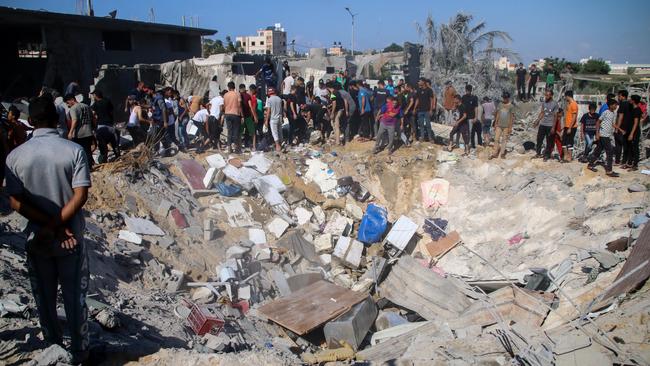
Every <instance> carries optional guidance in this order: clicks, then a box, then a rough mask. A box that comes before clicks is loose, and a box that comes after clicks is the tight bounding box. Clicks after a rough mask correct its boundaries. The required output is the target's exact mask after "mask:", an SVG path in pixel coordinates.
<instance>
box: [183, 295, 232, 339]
mask: <svg viewBox="0 0 650 366" xmlns="http://www.w3.org/2000/svg"><path fill="white" fill-rule="evenodd" d="M183 301H184V302H185V304H186V305H187V306H188V307H189V308H190V315H189V316H188V317H187V322H188V323H189V325H190V328H192V330H193V331H194V333H196V334H197V335H199V336H202V335H205V334H206V333H212V334H214V335H217V334H219V332H221V329H223V326H224V324H225V322H224V321H223V319H219V318H217V317H216V316H214V315H213V314H212V313H210V312H209V310H207V309H205V308H202V307H199V306H198V305H196V304H195V303H193V302H191V301H189V300H183Z"/></svg>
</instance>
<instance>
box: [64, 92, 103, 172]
mask: <svg viewBox="0 0 650 366" xmlns="http://www.w3.org/2000/svg"><path fill="white" fill-rule="evenodd" d="M63 101H64V102H65V104H67V105H68V108H70V120H71V123H70V130H69V131H68V140H72V141H74V142H76V143H78V144H79V145H81V147H82V148H83V149H84V151H85V152H86V157H87V159H88V164H90V166H91V167H92V165H93V163H94V161H93V151H92V145H93V140H94V133H95V128H96V121H95V119H94V118H93V112H92V110H91V109H90V107H89V106H88V105H86V104H85V103H80V102H77V99H75V96H74V95H73V94H66V95H65V97H63Z"/></svg>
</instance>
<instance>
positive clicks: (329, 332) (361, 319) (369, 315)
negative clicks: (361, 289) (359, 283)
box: [323, 296, 377, 351]
mask: <svg viewBox="0 0 650 366" xmlns="http://www.w3.org/2000/svg"><path fill="white" fill-rule="evenodd" d="M376 317H377V306H376V305H375V302H374V301H373V300H372V297H370V296H368V298H367V299H366V300H364V301H362V302H360V303H359V304H357V305H355V306H354V307H352V309H350V310H349V311H348V312H347V313H345V314H343V315H341V316H340V317H339V318H338V319H336V320H333V321H331V322H329V323H327V324H325V327H324V328H323V331H324V333H325V340H326V341H327V345H328V347H329V348H339V347H341V345H340V344H341V342H342V341H344V342H346V343H347V344H349V345H350V346H351V347H352V348H353V349H354V350H355V351H356V350H357V349H358V347H359V345H360V344H361V342H362V341H363V339H364V338H365V337H366V334H367V333H368V330H370V327H371V326H372V324H373V323H374V321H375V318H376Z"/></svg>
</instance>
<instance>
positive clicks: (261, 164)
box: [244, 153, 273, 174]
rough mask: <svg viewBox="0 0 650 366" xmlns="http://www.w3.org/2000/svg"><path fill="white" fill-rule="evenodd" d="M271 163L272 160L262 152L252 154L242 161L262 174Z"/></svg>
mask: <svg viewBox="0 0 650 366" xmlns="http://www.w3.org/2000/svg"><path fill="white" fill-rule="evenodd" d="M272 164H273V162H272V161H271V160H269V159H267V158H266V157H265V156H264V154H263V153H257V154H253V156H252V157H251V158H250V159H248V161H247V162H245V163H244V166H245V167H249V168H253V169H255V170H257V171H258V172H260V173H262V174H266V172H268V171H269V169H271V165H272Z"/></svg>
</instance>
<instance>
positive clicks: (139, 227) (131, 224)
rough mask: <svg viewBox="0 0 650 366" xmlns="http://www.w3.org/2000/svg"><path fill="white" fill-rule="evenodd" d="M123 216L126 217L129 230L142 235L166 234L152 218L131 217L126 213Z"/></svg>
mask: <svg viewBox="0 0 650 366" xmlns="http://www.w3.org/2000/svg"><path fill="white" fill-rule="evenodd" d="M122 217H123V218H124V223H125V224H126V227H128V228H129V231H131V232H133V233H136V234H141V235H152V236H165V232H164V231H162V229H161V228H159V227H158V226H156V224H154V223H153V222H151V221H150V220H146V219H141V218H139V217H131V216H128V215H126V214H122Z"/></svg>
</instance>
